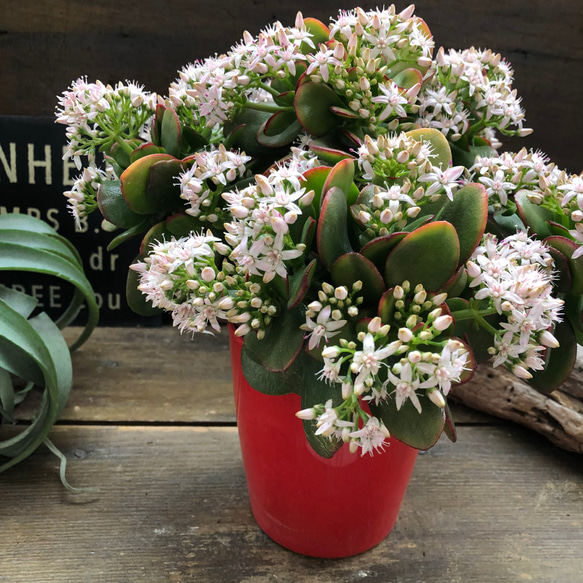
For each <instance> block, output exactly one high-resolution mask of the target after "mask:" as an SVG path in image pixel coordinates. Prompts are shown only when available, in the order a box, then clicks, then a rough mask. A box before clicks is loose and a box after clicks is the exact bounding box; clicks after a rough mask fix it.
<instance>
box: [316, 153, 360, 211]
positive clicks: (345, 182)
mask: <svg viewBox="0 0 583 583" xmlns="http://www.w3.org/2000/svg"><path fill="white" fill-rule="evenodd" d="M353 180H354V160H352V159H351V158H346V159H344V160H341V161H340V162H338V164H336V165H335V166H334V167H333V168H332V170H331V171H330V174H328V177H327V178H326V182H325V183H324V187H323V189H322V194H323V195H326V193H327V192H328V191H329V190H330V189H331V188H333V187H334V186H336V187H338V188H340V190H342V192H343V193H344V196H345V197H346V201H347V203H348V205H351V204H353V203H354V201H355V200H356V198H357V196H358V189H357V188H356V185H355V184H354V183H353Z"/></svg>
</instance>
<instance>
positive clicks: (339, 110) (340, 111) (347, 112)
mask: <svg viewBox="0 0 583 583" xmlns="http://www.w3.org/2000/svg"><path fill="white" fill-rule="evenodd" d="M330 111H331V112H332V113H334V114H335V115H337V116H338V117H343V118H344V119H360V116H359V115H357V114H356V113H355V112H354V111H352V110H351V109H346V108H345V107H338V106H336V105H332V106H331V107H330Z"/></svg>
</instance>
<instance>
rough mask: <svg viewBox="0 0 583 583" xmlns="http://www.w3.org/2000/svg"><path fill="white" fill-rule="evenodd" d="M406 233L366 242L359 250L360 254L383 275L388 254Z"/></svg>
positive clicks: (392, 234)
mask: <svg viewBox="0 0 583 583" xmlns="http://www.w3.org/2000/svg"><path fill="white" fill-rule="evenodd" d="M406 236H407V233H401V232H399V233H391V234H390V235H386V236H384V237H377V238H376V239H373V240H372V241H370V242H368V243H367V244H366V245H365V246H364V247H363V248H362V249H361V250H360V252H361V254H362V255H364V257H366V258H367V259H369V260H370V261H372V262H373V263H374V264H375V266H376V268H377V269H378V270H379V271H380V272H381V273H383V272H384V270H385V265H386V264H387V257H388V255H389V253H390V252H391V251H392V250H393V249H394V248H395V247H396V245H397V243H399V242H400V241H402V240H403V239H404V238H405V237H406Z"/></svg>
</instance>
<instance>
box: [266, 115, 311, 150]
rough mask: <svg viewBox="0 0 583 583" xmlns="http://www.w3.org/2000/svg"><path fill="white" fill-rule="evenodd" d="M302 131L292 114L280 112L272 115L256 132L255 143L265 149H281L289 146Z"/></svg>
mask: <svg viewBox="0 0 583 583" xmlns="http://www.w3.org/2000/svg"><path fill="white" fill-rule="evenodd" d="M301 131H302V126H301V125H300V122H299V121H298V120H297V119H296V116H295V114H294V113H293V112H290V111H282V112H279V113H276V114H274V115H272V116H271V117H270V118H269V119H268V120H267V121H265V122H264V123H263V124H262V125H261V127H260V128H259V130H258V131H257V143H259V144H261V145H262V146H265V147H266V148H282V147H284V146H287V145H289V144H291V143H292V142H293V141H294V140H295V139H296V137H297V136H298V134H299V133H300V132H301Z"/></svg>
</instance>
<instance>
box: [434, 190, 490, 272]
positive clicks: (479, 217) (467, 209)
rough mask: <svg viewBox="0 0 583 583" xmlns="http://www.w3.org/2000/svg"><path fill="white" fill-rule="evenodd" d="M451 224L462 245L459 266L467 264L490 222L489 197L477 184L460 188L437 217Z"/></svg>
mask: <svg viewBox="0 0 583 583" xmlns="http://www.w3.org/2000/svg"><path fill="white" fill-rule="evenodd" d="M435 219H436V220H438V221H447V222H448V223H451V224H452V225H453V227H454V229H455V230H456V233H457V236H458V240H459V243H460V258H459V262H458V265H462V264H463V263H465V262H466V261H467V260H468V259H469V258H470V256H471V254H472V253H473V252H474V250H475V249H476V247H477V246H478V245H479V243H480V241H481V240H482V237H483V236H484V230H485V229H486V221H487V220H488V195H487V194H486V189H485V188H484V187H483V186H482V185H481V184H477V183H473V184H466V185H465V186H464V187H463V188H460V189H459V190H458V191H457V192H456V193H455V194H454V197H453V200H448V202H447V203H446V204H445V206H444V207H443V208H442V209H441V211H440V212H439V213H438V214H437V216H436V217H435Z"/></svg>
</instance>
